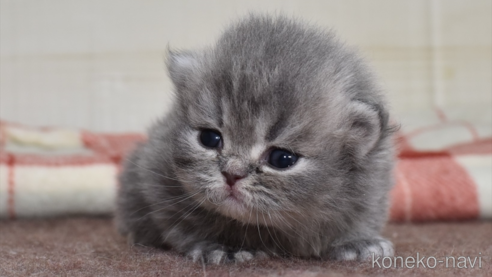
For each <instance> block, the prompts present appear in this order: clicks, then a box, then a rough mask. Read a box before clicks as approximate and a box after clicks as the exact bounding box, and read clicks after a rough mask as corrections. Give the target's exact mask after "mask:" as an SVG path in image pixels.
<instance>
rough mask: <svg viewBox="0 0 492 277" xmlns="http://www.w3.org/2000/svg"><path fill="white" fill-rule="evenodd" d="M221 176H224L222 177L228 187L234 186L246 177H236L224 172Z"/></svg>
mask: <svg viewBox="0 0 492 277" xmlns="http://www.w3.org/2000/svg"><path fill="white" fill-rule="evenodd" d="M222 175H224V177H225V179H226V183H227V185H229V186H230V187H232V186H234V185H235V184H236V182H237V181H238V180H240V179H243V178H244V177H246V175H237V174H233V173H229V172H225V171H223V172H222Z"/></svg>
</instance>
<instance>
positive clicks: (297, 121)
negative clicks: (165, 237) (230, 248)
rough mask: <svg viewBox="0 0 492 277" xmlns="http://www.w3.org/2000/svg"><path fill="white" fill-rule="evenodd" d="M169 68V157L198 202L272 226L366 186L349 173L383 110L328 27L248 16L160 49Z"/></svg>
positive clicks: (359, 165) (363, 164) (381, 124)
mask: <svg viewBox="0 0 492 277" xmlns="http://www.w3.org/2000/svg"><path fill="white" fill-rule="evenodd" d="M168 68H169V72H170V76H171V79H172V80H173V82H174V85H175V89H176V96H177V97H176V98H177V103H176V105H177V108H176V109H175V111H174V112H175V115H174V116H175V117H176V118H178V121H179V124H178V125H177V126H178V127H176V130H175V134H174V136H175V138H174V145H173V161H172V162H173V165H174V169H175V172H176V174H177V176H178V178H179V179H180V180H181V181H182V183H183V184H184V187H185V188H186V190H188V191H189V192H190V193H196V195H195V196H194V197H195V199H196V200H197V201H203V202H202V203H201V205H202V206H203V207H206V208H207V209H210V210H214V211H217V212H219V213H221V214H223V215H225V216H229V217H231V218H234V219H236V220H239V221H242V222H251V223H257V222H259V223H262V224H269V225H281V222H282V220H284V221H285V220H288V221H291V220H292V219H291V218H297V219H295V220H299V218H301V217H303V216H309V215H312V214H324V215H325V216H327V217H330V213H331V211H333V213H335V211H336V210H340V209H343V205H344V204H343V203H342V204H340V203H341V202H340V201H341V200H340V199H342V198H343V199H351V197H352V198H354V200H355V201H356V198H357V197H360V196H359V195H358V194H363V193H366V192H367V188H357V187H355V188H353V187H354V186H356V185H355V184H354V182H360V180H357V179H358V178H361V177H360V176H358V172H363V171H364V172H365V171H367V170H370V168H369V166H371V165H370V164H368V161H369V160H370V159H372V158H371V157H373V156H375V155H378V153H379V152H381V151H383V150H384V149H382V148H384V147H383V146H382V141H383V139H384V138H385V137H387V134H388V132H389V130H388V118H387V113H386V110H385V107H384V103H383V100H382V98H381V96H380V95H379V94H378V92H377V89H376V88H375V87H374V85H373V82H372V79H371V76H369V74H368V72H367V70H366V69H365V68H364V67H363V65H361V64H360V60H359V59H358V58H357V57H356V56H355V55H354V54H353V53H351V52H350V51H347V50H345V49H344V47H343V46H342V45H341V44H340V43H338V42H337V41H336V40H335V38H334V37H333V35H332V34H331V33H326V32H323V31H320V30H317V29H314V28H310V27H306V26H305V25H302V24H299V23H296V22H293V21H289V20H287V19H283V18H276V19H272V18H268V17H250V18H248V19H247V20H245V21H242V22H240V23H239V24H237V25H235V26H233V27H232V28H231V29H229V30H227V31H226V32H225V34H224V35H223V36H222V37H221V38H220V39H219V41H218V43H217V44H216V45H215V47H213V48H212V49H207V50H204V51H201V52H179V53H170V58H169V62H168ZM380 156H381V155H380ZM378 159H384V157H382V156H381V157H379V158H378ZM377 162H378V161H377V160H372V161H370V163H377ZM374 166H376V165H374ZM354 180H355V181H354ZM357 186H358V185H357ZM346 201H351V200H346ZM342 202H343V201H342ZM320 209H322V210H320ZM331 216H333V215H331Z"/></svg>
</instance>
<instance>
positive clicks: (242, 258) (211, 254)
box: [186, 244, 268, 264]
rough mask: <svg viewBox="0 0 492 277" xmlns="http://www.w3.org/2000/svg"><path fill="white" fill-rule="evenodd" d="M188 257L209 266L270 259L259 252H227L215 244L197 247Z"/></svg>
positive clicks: (224, 248)
mask: <svg viewBox="0 0 492 277" xmlns="http://www.w3.org/2000/svg"><path fill="white" fill-rule="evenodd" d="M186 256H187V257H188V258H190V259H192V260H193V262H202V261H203V262H205V263H209V264H222V263H229V262H236V263H243V262H247V261H250V260H253V259H264V258H266V257H268V255H267V254H266V253H265V252H262V251H257V252H256V253H253V252H250V251H246V250H240V251H235V252H231V251H227V250H226V247H224V246H222V245H219V244H216V245H215V244H214V245H207V246H206V247H195V248H194V249H193V250H191V251H189V252H188V253H187V254H186Z"/></svg>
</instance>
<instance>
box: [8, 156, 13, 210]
mask: <svg viewBox="0 0 492 277" xmlns="http://www.w3.org/2000/svg"><path fill="white" fill-rule="evenodd" d="M14 166H15V158H14V155H8V158H7V167H8V169H7V170H8V176H7V182H8V200H7V209H8V216H9V218H10V219H14V218H15V172H14Z"/></svg>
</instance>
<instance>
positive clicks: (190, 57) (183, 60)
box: [167, 50, 200, 87]
mask: <svg viewBox="0 0 492 277" xmlns="http://www.w3.org/2000/svg"><path fill="white" fill-rule="evenodd" d="M199 66H200V62H199V58H198V55H196V54H195V53H193V52H185V51H182V52H174V51H171V50H168V59H167V69H168V71H169V76H170V77H171V80H172V81H173V83H174V84H175V85H176V86H177V87H183V86H185V85H186V83H187V82H188V81H189V80H190V79H191V77H192V76H193V74H194V72H196V71H197V70H198V69H199Z"/></svg>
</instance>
